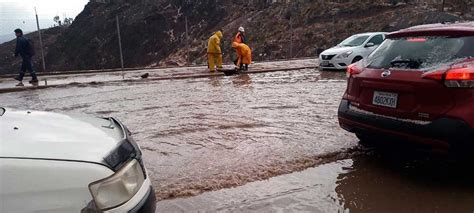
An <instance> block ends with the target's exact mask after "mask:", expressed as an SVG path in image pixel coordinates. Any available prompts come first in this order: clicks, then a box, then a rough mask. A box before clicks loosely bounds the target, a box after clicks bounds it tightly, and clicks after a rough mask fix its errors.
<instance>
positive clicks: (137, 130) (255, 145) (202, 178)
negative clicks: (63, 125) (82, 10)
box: [0, 69, 474, 212]
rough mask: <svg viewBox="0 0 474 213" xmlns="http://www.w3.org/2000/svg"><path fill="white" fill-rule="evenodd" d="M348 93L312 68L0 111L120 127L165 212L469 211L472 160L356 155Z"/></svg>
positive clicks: (151, 86) (135, 86) (61, 98)
mask: <svg viewBox="0 0 474 213" xmlns="http://www.w3.org/2000/svg"><path fill="white" fill-rule="evenodd" d="M345 86H346V82H345V74H344V73H343V72H321V71H318V70H312V69H307V70H299V71H291V72H273V73H262V74H253V75H238V76H231V77H211V78H199V79H182V80H163V81H147V80H144V81H135V82H126V83H117V82H116V83H98V84H89V85H79V84H77V85H71V86H67V87H59V88H49V89H43V90H33V91H24V92H16V93H4V94H0V105H2V106H6V107H13V108H19V109H35V110H46V111H55V112H62V113H81V114H82V113H87V114H92V115H97V116H114V117H117V118H119V119H120V120H122V121H123V122H124V123H125V124H126V125H127V126H128V127H129V129H130V130H131V131H132V132H133V136H134V138H135V139H136V141H137V142H138V143H139V145H140V147H141V148H142V150H143V153H144V161H145V164H146V166H147V168H148V170H149V173H150V175H151V178H152V182H153V185H154V187H155V190H156V195H157V197H158V199H160V200H161V201H160V202H158V204H157V207H158V210H157V211H158V212H189V211H200V212H206V211H210V212H214V211H231V212H232V211H235V212H242V211H245V212H300V211H305V212H473V210H474V181H473V180H474V175H473V172H472V171H471V170H472V168H471V167H472V165H473V164H474V160H459V159H455V158H451V157H449V158H446V157H438V156H431V155H425V154H426V153H418V152H409V151H407V150H409V149H406V148H403V147H402V148H400V147H398V148H393V149H392V148H388V149H382V150H379V149H377V150H374V149H368V148H363V147H361V146H358V145H357V142H358V141H357V139H356V138H355V137H354V136H353V135H352V134H348V133H346V132H345V131H343V130H341V129H340V128H339V126H338V124H337V107H338V104H339V100H340V98H341V95H342V93H343V91H344V89H345ZM229 187H230V188H229ZM232 187H235V188H232ZM193 195H197V196H193ZM186 196H193V197H186ZM177 197H179V198H177ZM170 198H177V199H170ZM166 199H167V200H166Z"/></svg>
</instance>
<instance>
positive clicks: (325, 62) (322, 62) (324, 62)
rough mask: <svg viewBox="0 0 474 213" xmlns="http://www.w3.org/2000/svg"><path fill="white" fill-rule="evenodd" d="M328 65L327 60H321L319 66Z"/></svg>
mask: <svg viewBox="0 0 474 213" xmlns="http://www.w3.org/2000/svg"><path fill="white" fill-rule="evenodd" d="M328 65H329V61H321V64H320V66H322V67H326V66H328Z"/></svg>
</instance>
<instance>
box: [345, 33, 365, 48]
mask: <svg viewBox="0 0 474 213" xmlns="http://www.w3.org/2000/svg"><path fill="white" fill-rule="evenodd" d="M368 38H369V36H367V35H355V36H351V37H349V38H347V39H346V40H344V41H342V42H341V43H340V44H339V45H338V46H343V47H356V46H360V45H362V44H363V43H364V42H365V40H367V39H368Z"/></svg>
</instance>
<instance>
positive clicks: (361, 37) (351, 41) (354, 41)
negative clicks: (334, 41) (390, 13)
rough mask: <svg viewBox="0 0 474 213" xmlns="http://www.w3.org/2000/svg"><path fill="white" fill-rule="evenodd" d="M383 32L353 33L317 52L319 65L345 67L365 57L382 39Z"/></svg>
mask: <svg viewBox="0 0 474 213" xmlns="http://www.w3.org/2000/svg"><path fill="white" fill-rule="evenodd" d="M385 34H386V33H384V32H377V33H362V34H357V35H353V36H351V37H349V38H347V39H345V40H344V41H342V42H341V43H340V44H338V45H336V46H335V47H332V48H329V49H327V50H325V51H323V52H322V53H321V54H319V66H320V67H321V68H322V69H346V68H347V66H348V65H349V64H353V63H355V62H357V61H359V60H361V59H363V58H366V57H367V56H368V55H369V54H370V53H371V52H372V51H374V50H375V49H376V48H377V47H378V46H379V45H380V44H381V43H382V42H383V41H384V39H385Z"/></svg>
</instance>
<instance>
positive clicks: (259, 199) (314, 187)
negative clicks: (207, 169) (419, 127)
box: [157, 147, 474, 213]
mask: <svg viewBox="0 0 474 213" xmlns="http://www.w3.org/2000/svg"><path fill="white" fill-rule="evenodd" d="M405 148H410V147H405ZM405 148H403V147H391V148H390V149H386V150H375V149H363V148H359V149H355V150H352V156H351V157H350V158H347V159H342V160H335V161H334V162H331V163H327V164H323V165H319V166H317V167H314V168H310V169H306V170H304V171H301V172H294V173H291V174H287V175H282V176H277V177H273V178H270V179H268V180H264V181H257V182H252V183H249V184H246V185H244V186H241V187H236V188H230V189H224V190H219V191H213V192H206V193H204V194H202V195H198V196H195V197H190V198H178V199H174V200H165V201H161V202H158V204H157V212H322V213H325V212H341V213H342V212H356V213H358V212H360V213H367V212H368V213H371V212H374V213H378V212H384V213H392V212H393V213H397V212H407V213H411V212H413V213H418V212H420V213H422V212H473V210H474V182H473V179H474V174H473V172H472V171H470V170H471V167H472V164H473V163H474V161H473V160H472V159H470V160H461V159H456V158H449V157H446V156H433V155H431V154H427V153H423V152H418V151H413V152H412V151H407V150H406V149H405Z"/></svg>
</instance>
